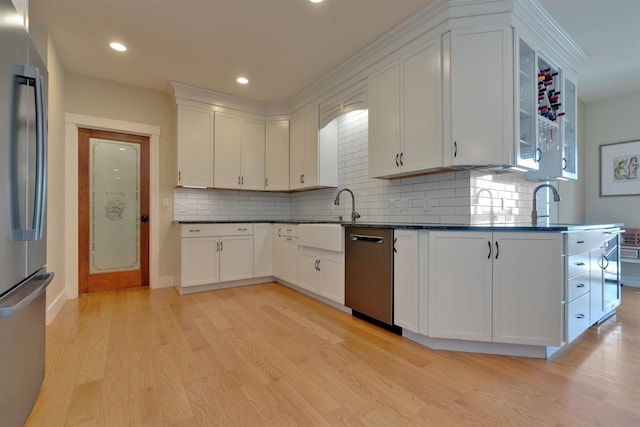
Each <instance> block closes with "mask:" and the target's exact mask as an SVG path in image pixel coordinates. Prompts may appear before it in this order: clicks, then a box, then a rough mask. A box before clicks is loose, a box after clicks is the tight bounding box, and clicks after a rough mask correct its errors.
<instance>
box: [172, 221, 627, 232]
mask: <svg viewBox="0 0 640 427" xmlns="http://www.w3.org/2000/svg"><path fill="white" fill-rule="evenodd" d="M175 222H176V223H178V224H257V223H274V224H275V223H278V224H341V225H342V226H344V227H349V226H356V227H366V228H404V229H411V230H452V231H455V230H458V231H578V230H590V229H596V228H615V227H622V226H623V224H621V223H609V224H558V223H555V224H539V225H537V226H532V225H531V224H530V223H525V222H514V223H504V224H413V223H390V222H366V221H363V222H356V223H353V222H345V221H322V220H317V221H312V220H239V221H238V220H234V221H231V220H228V221H175Z"/></svg>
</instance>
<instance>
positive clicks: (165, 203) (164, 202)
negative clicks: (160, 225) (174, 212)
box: [160, 197, 169, 208]
mask: <svg viewBox="0 0 640 427" xmlns="http://www.w3.org/2000/svg"><path fill="white" fill-rule="evenodd" d="M160 206H161V207H163V208H168V207H169V199H168V198H166V197H163V198H162V201H161V203H160Z"/></svg>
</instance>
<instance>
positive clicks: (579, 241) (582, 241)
mask: <svg viewBox="0 0 640 427" xmlns="http://www.w3.org/2000/svg"><path fill="white" fill-rule="evenodd" d="M576 243H584V240H578V241H577V242H576Z"/></svg>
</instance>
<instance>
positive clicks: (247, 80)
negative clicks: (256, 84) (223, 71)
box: [236, 77, 249, 85]
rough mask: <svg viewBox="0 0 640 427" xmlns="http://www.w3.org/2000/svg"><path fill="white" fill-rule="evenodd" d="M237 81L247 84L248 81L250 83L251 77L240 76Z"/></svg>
mask: <svg viewBox="0 0 640 427" xmlns="http://www.w3.org/2000/svg"><path fill="white" fill-rule="evenodd" d="M236 81H237V82H238V83H240V84H241V85H246V84H247V83H249V79H248V78H246V77H238V78H237V79H236Z"/></svg>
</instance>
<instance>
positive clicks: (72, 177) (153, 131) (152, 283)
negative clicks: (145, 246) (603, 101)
mask: <svg viewBox="0 0 640 427" xmlns="http://www.w3.org/2000/svg"><path fill="white" fill-rule="evenodd" d="M81 127H83V128H91V129H97V130H105V131H109V132H122V133H129V134H133V135H142V136H148V137H149V162H150V168H149V169H150V176H149V219H150V221H149V288H151V289H157V288H162V287H170V286H172V283H160V270H159V266H160V127H159V126H154V125H146V124H141V123H134V122H126V121H123V120H113V119H106V118H102V117H94V116H85V115H82V114H75V113H65V180H64V182H65V195H64V199H65V206H66V208H65V216H66V218H67V221H66V224H65V228H66V230H65V231H66V232H65V241H64V248H65V276H66V291H67V298H69V299H76V298H78V128H81ZM49 197H51V195H50V196H49Z"/></svg>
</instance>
